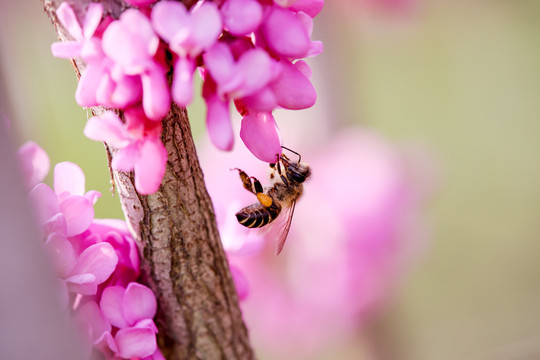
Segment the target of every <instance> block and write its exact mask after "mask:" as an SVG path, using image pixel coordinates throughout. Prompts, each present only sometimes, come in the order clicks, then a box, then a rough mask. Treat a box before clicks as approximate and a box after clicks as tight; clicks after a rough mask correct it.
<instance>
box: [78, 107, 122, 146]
mask: <svg viewBox="0 0 540 360" xmlns="http://www.w3.org/2000/svg"><path fill="white" fill-rule="evenodd" d="M84 135H86V137H87V138H89V139H92V140H96V141H104V142H107V143H108V144H109V145H111V146H112V147H115V148H117V149H121V148H124V147H126V146H127V145H128V144H129V139H128V135H127V132H126V129H125V128H124V124H122V121H121V120H120V118H119V117H118V115H116V113H114V112H112V111H105V112H104V113H103V114H102V115H100V116H94V117H93V118H90V119H89V120H88V122H87V123H86V126H85V128H84Z"/></svg>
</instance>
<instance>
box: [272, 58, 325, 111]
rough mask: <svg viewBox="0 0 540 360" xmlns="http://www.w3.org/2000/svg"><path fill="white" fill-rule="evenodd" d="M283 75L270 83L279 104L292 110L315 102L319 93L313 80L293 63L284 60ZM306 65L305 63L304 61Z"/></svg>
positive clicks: (303, 64) (304, 107) (307, 106)
mask: <svg viewBox="0 0 540 360" xmlns="http://www.w3.org/2000/svg"><path fill="white" fill-rule="evenodd" d="M281 63H282V65H283V71H282V73H281V75H280V76H279V77H278V78H277V79H276V80H275V81H274V82H272V84H271V85H270V86H271V88H272V90H273V91H274V94H275V95H276V99H277V102H278V105H279V106H282V107H284V108H286V109H291V110H300V109H306V108H309V107H311V106H313V105H314V104H315V101H316V100H317V93H316V92H315V88H313V85H312V84H311V81H309V79H308V78H307V77H306V76H305V75H304V74H303V73H302V72H301V71H300V70H298V69H297V68H296V67H295V66H294V65H293V64H292V63H290V62H288V61H282V62H281ZM302 66H305V63H302Z"/></svg>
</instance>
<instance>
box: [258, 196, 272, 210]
mask: <svg viewBox="0 0 540 360" xmlns="http://www.w3.org/2000/svg"><path fill="white" fill-rule="evenodd" d="M257 200H259V202H260V203H261V204H262V205H263V206H264V207H270V206H271V205H272V198H271V197H270V196H268V195H266V194H263V193H258V194H257Z"/></svg>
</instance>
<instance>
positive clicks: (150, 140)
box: [52, 0, 323, 193]
mask: <svg viewBox="0 0 540 360" xmlns="http://www.w3.org/2000/svg"><path fill="white" fill-rule="evenodd" d="M130 3H131V4H132V5H134V6H137V7H140V8H139V9H136V8H131V9H128V10H126V11H125V12H124V13H122V15H121V16H120V18H119V19H117V20H113V19H110V18H105V19H102V18H103V8H102V6H101V4H99V3H91V4H90V5H89V6H88V9H87V11H86V17H85V19H84V21H83V24H82V26H81V25H80V23H79V22H78V20H77V18H76V16H75V13H74V11H73V9H72V8H71V7H70V5H69V4H67V3H63V4H62V5H61V6H60V7H59V8H58V10H57V12H56V14H57V17H58V19H59V21H60V22H61V23H62V24H63V25H64V27H65V28H66V29H67V31H68V32H69V34H70V35H71V36H72V37H73V39H74V40H73V41H68V42H63V43H55V44H53V46H52V52H53V54H54V55H55V56H57V57H63V58H81V59H82V60H84V62H85V63H86V69H85V70H84V72H83V73H82V75H81V79H80V81H79V85H78V87H77V91H76V101H77V103H78V104H79V105H81V106H85V107H90V106H96V105H101V106H104V107H106V108H110V109H121V110H122V111H124V114H125V122H124V123H123V122H122V121H121V120H120V119H119V117H118V115H117V114H116V113H115V112H112V111H108V112H106V113H105V114H103V115H101V116H97V117H94V118H93V119H90V121H89V122H88V126H87V128H86V130H85V134H86V135H87V136H88V137H89V138H91V139H94V140H101V141H106V142H108V143H110V144H111V145H112V146H114V147H116V148H118V149H120V150H121V151H119V152H118V153H116V154H115V159H114V161H113V164H112V166H113V168H115V169H117V170H123V171H130V170H134V172H135V180H136V187H137V190H138V191H139V192H140V193H152V192H155V191H156V190H157V188H158V187H159V185H160V183H161V179H162V177H163V174H164V171H165V165H166V160H167V153H166V150H165V148H164V146H163V144H162V143H161V140H160V135H161V121H160V120H161V119H162V118H163V117H165V116H166V115H167V113H168V111H169V109H170V105H171V101H174V102H176V103H177V104H178V105H180V106H186V105H188V104H189V103H190V102H191V101H192V98H193V75H194V73H195V71H196V69H197V68H198V69H199V73H200V75H201V77H202V78H203V81H204V83H203V89H202V96H203V98H204V100H205V102H206V106H207V114H206V123H207V128H208V133H209V136H210V139H211V141H212V142H213V144H214V145H215V146H216V147H218V148H219V149H221V150H231V149H232V147H233V142H234V134H233V129H232V125H231V120H230V109H229V108H230V103H231V102H233V103H234V105H235V107H236V109H237V111H238V112H239V113H240V114H241V115H242V116H243V119H242V125H241V130H240V137H241V138H242V140H243V142H244V144H245V145H246V147H247V148H248V149H249V150H250V151H251V152H252V153H253V154H254V155H255V156H256V157H257V158H259V159H260V160H262V161H266V162H274V161H275V159H276V154H281V146H280V145H281V138H280V134H279V130H278V127H277V124H276V121H275V119H274V117H273V116H272V111H273V110H274V109H276V108H278V107H279V108H285V109H292V110H298V109H305V108H308V107H311V106H312V105H313V104H314V103H315V100H316V93H315V89H314V88H313V86H312V84H311V82H310V80H309V77H310V74H311V71H310V68H309V67H308V65H307V64H306V63H305V62H304V61H303V60H301V59H302V58H305V57H308V56H313V55H316V54H318V53H320V52H321V51H322V43H321V42H318V41H312V40H311V38H310V37H311V31H312V26H313V17H315V16H316V15H317V14H318V12H319V11H320V10H321V8H322V5H323V0H274V1H272V0H224V1H219V2H211V1H199V2H198V3H197V4H196V5H195V6H194V7H193V8H192V9H189V10H188V9H187V8H186V7H185V6H184V5H183V4H182V3H181V2H177V1H167V0H165V1H160V2H158V3H156V4H154V5H153V6H151V5H152V3H154V1H148V0H147V1H144V0H141V1H134V0H132V1H130ZM171 67H172V68H173V71H172V85H171V86H170V87H169V82H168V78H167V74H168V70H169V69H170V68H171ZM149 166H150V168H148V167H149ZM143 168H144V169H145V170H144V171H143V170H142V169H143Z"/></svg>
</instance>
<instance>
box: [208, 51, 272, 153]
mask: <svg viewBox="0 0 540 360" xmlns="http://www.w3.org/2000/svg"><path fill="white" fill-rule="evenodd" d="M203 58H204V62H205V64H206V67H207V69H208V74H205V82H204V86H203V97H204V98H205V100H206V104H207V109H208V110H207V117H206V124H207V127H208V133H209V135H210V139H211V140H212V142H213V143H214V145H216V146H217V147H218V148H219V149H222V150H231V148H232V145H233V143H234V137H233V132H232V126H231V123H230V115H229V110H228V109H229V106H228V102H229V100H230V99H241V98H244V97H246V96H250V95H251V94H254V93H257V92H259V91H261V90H262V89H263V88H264V87H265V86H267V85H268V83H269V82H270V81H272V80H273V79H274V78H276V77H277V76H278V75H279V73H280V71H281V67H280V66H279V64H278V63H277V62H276V61H274V60H272V59H271V58H270V57H269V56H268V55H267V54H266V53H265V52H264V51H263V50H261V49H249V50H246V51H245V52H243V53H242V54H241V55H240V56H239V58H238V60H235V59H234V56H233V53H232V51H231V49H230V48H229V46H227V45H226V44H225V43H222V42H218V43H217V44H215V45H214V46H213V47H212V48H211V49H209V50H208V51H207V52H206V53H205V54H204V55H203ZM272 104H273V105H275V102H273V103H272ZM269 110H270V111H271V110H272V109H269ZM248 122H249V121H248ZM267 134H269V133H267ZM275 134H277V132H276V131H274V135H275ZM258 140H263V141H266V140H267V139H266V138H265V139H263V138H260V137H259V138H257V139H256V140H254V141H258ZM274 140H275V139H274ZM274 143H275V141H274ZM262 146H263V147H264V146H270V147H272V145H268V143H263V144H262ZM278 147H279V146H278ZM274 150H275V148H271V149H270V151H272V152H273V151H274ZM278 152H279V151H278ZM256 156H257V155H256ZM263 156H264V155H263ZM272 156H274V157H275V153H274V154H273V155H272ZM274 159H275V158H274Z"/></svg>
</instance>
